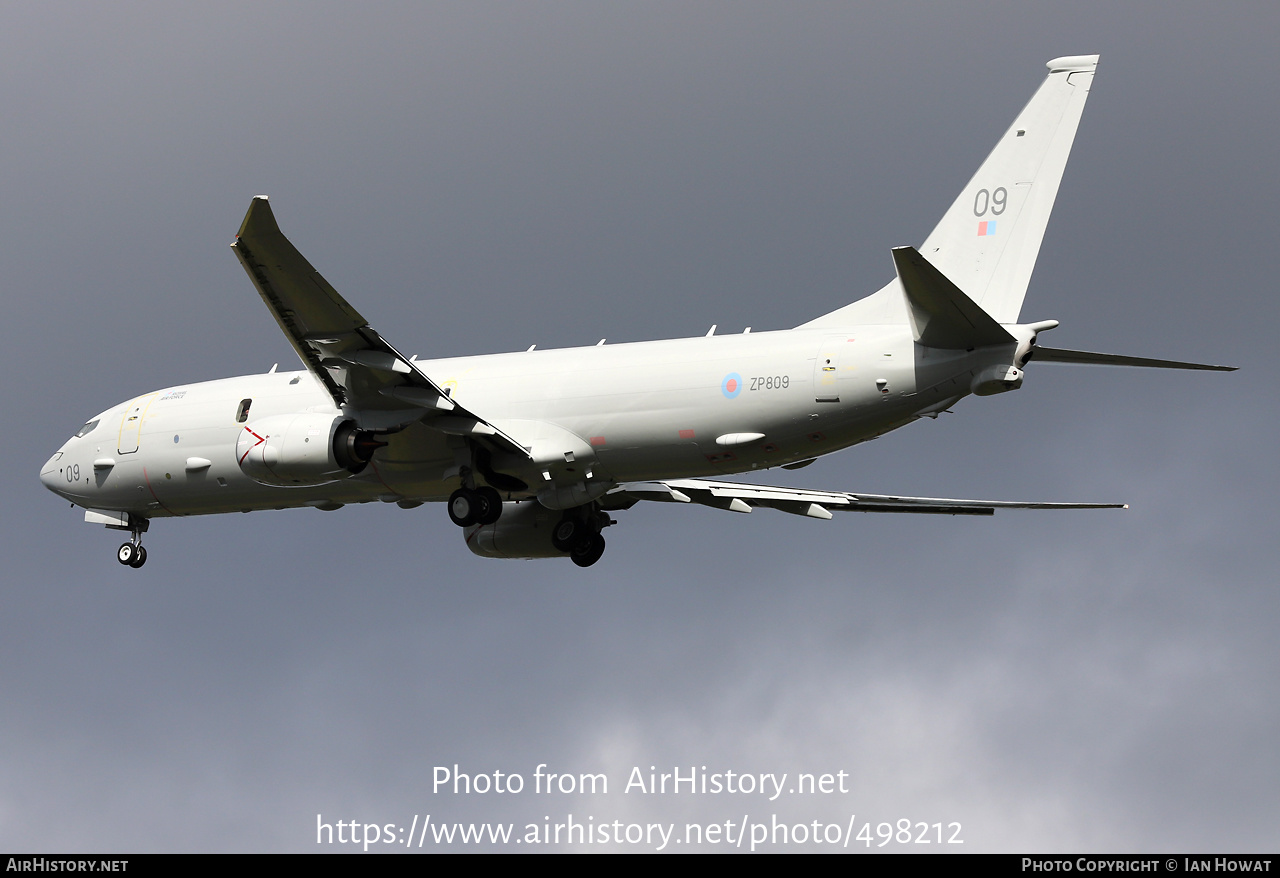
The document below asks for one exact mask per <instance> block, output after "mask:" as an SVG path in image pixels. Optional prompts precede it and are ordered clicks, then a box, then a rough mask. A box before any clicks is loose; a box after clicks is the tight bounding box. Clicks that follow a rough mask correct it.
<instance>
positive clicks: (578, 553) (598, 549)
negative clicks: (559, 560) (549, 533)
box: [569, 534, 604, 567]
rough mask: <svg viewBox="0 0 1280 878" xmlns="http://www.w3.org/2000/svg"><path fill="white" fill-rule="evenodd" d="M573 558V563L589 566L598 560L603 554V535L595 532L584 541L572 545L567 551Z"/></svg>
mask: <svg viewBox="0 0 1280 878" xmlns="http://www.w3.org/2000/svg"><path fill="white" fill-rule="evenodd" d="M569 554H570V557H572V558H573V563H574V564H577V565H578V566H579V567H590V566H591V565H592V564H594V563H596V562H597V561H599V560H600V556H601V555H603V554H604V537H602V536H600V534H595V535H594V536H591V537H589V538H588V539H587V540H585V541H584V542H582V543H580V544H579V545H577V546H574V547H573V550H572V551H571V552H570V553H569Z"/></svg>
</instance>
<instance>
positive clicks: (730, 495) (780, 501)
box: [604, 479, 1129, 518]
mask: <svg viewBox="0 0 1280 878" xmlns="http://www.w3.org/2000/svg"><path fill="white" fill-rule="evenodd" d="M640 500H656V501H659V502H666V503H700V504H702V505H703V506H711V507H714V508H716V509H726V510H729V511H730V512H750V511H751V510H753V509H756V508H758V507H762V506H764V507H769V508H771V509H777V510H780V511H782V512H789V513H791V514H792V515H807V516H809V517H810V518H831V517H832V513H833V512H914V513H931V514H934V515H993V514H995V511H996V510H997V509H1127V508H1129V507H1128V506H1127V505H1126V504H1123V503H1040V502H1023V501H1017V500H953V499H948V498H943V497H899V496H896V495H892V494H855V493H846V492H839V491H810V490H806V489H803V488H776V487H771V486H769V485H747V484H741V483H735V482H722V481H719V480H716V479H670V480H666V481H655V482H628V483H625V484H622V485H619V486H618V487H617V488H615V489H614V490H613V491H611V492H610V493H609V494H607V495H606V498H605V501H604V502H605V503H606V505H609V506H611V507H613V508H626V507H628V506H632V505H634V504H635V503H636V502H638V501H640Z"/></svg>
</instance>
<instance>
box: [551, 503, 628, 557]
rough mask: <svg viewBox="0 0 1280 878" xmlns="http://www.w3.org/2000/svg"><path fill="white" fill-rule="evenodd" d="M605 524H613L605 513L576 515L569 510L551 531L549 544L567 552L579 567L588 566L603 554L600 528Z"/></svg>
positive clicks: (602, 539) (602, 538)
mask: <svg viewBox="0 0 1280 878" xmlns="http://www.w3.org/2000/svg"><path fill="white" fill-rule="evenodd" d="M607 524H613V522H612V521H610V520H609V516H608V514H607V513H604V512H598V513H595V514H588V515H586V516H582V517H578V516H575V515H574V514H573V510H570V511H569V512H566V513H565V516H564V518H562V519H560V523H559V524H557V525H556V526H555V529H554V530H552V531H551V544H552V545H553V546H555V547H556V548H557V549H559V550H560V551H561V552H568V553H569V557H570V558H572V559H573V563H574V564H577V565H578V566H579V567H590V566H591V565H592V564H594V563H596V562H597V561H599V560H600V556H601V555H603V554H604V537H603V536H602V535H601V533H600V530H601V529H602V528H603V527H605V526H606V525H607Z"/></svg>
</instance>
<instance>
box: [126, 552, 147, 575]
mask: <svg viewBox="0 0 1280 878" xmlns="http://www.w3.org/2000/svg"><path fill="white" fill-rule="evenodd" d="M146 563H147V550H146V547H145V546H137V547H135V548H134V550H133V560H132V561H130V562H129V566H130V567H132V568H134V569H135V570H136V569H137V568H139V567H141V566H142V565H143V564H146Z"/></svg>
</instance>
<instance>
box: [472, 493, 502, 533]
mask: <svg viewBox="0 0 1280 878" xmlns="http://www.w3.org/2000/svg"><path fill="white" fill-rule="evenodd" d="M476 495H477V496H478V497H479V498H480V499H481V501H483V504H484V511H483V512H482V513H480V516H479V518H477V519H476V520H477V521H478V522H480V524H493V523H494V522H495V521H497V520H498V519H499V518H500V517H502V495H501V494H499V493H498V492H497V491H495V490H494V489H493V488H490V487H489V486H487V485H486V486H485V487H483V488H476Z"/></svg>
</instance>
